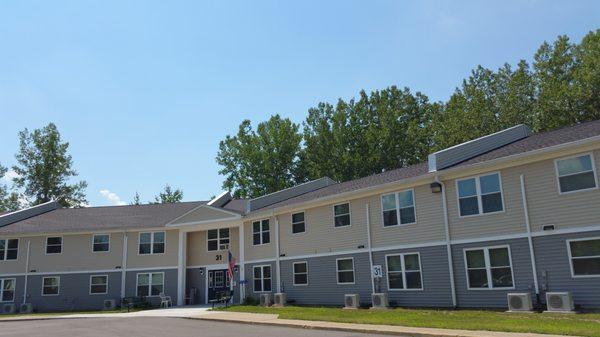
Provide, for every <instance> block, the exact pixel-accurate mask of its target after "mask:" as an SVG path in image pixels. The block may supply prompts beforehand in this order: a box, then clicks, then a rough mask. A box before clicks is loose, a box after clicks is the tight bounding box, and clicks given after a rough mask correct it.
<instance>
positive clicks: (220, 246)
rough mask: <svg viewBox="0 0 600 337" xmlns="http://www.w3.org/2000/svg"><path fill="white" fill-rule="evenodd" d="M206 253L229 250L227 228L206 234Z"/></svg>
mask: <svg viewBox="0 0 600 337" xmlns="http://www.w3.org/2000/svg"><path fill="white" fill-rule="evenodd" d="M206 239H207V242H206V246H207V247H208V251H209V252H211V251H216V250H227V249H229V228H220V229H210V230H208V231H207V233H206Z"/></svg>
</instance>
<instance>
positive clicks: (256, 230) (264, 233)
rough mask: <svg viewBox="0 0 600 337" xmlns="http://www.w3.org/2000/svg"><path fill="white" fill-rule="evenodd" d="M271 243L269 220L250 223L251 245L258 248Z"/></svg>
mask: <svg viewBox="0 0 600 337" xmlns="http://www.w3.org/2000/svg"><path fill="white" fill-rule="evenodd" d="M270 242H271V229H270V226H269V219H264V220H260V221H254V222H253V223H252V245H254V246H260V245H266V244H267V243H270Z"/></svg>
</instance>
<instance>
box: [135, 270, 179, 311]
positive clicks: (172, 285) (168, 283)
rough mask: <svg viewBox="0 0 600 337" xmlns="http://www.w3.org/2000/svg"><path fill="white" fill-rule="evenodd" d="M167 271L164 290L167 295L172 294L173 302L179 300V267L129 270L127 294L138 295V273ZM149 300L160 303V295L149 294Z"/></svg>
mask: <svg viewBox="0 0 600 337" xmlns="http://www.w3.org/2000/svg"><path fill="white" fill-rule="evenodd" d="M160 272H164V273H165V278H164V280H163V283H164V292H165V295H167V296H171V299H172V300H173V304H176V303H175V302H177V269H155V270H144V271H128V272H127V275H126V280H125V296H126V297H129V296H136V290H137V283H136V282H137V274H146V273H160ZM147 300H148V301H149V302H150V303H151V304H152V305H153V306H158V305H160V297H158V296H148V297H147Z"/></svg>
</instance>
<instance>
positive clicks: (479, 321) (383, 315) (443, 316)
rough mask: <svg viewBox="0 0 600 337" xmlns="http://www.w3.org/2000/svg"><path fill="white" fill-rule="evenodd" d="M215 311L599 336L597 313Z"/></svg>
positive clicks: (320, 309)
mask: <svg viewBox="0 0 600 337" xmlns="http://www.w3.org/2000/svg"><path fill="white" fill-rule="evenodd" d="M215 310H226V311H237V312H254V313H265V314H279V318H282V319H300V320H312V321H330V322H345V323H363V324H387V325H403V326H411V327H428V328H444V329H464V330H490V331H507V332H530V333H546V334H556V335H573V336H589V337H600V314H598V313H589V314H575V315H572V314H571V315H568V314H565V315H561V314H545V313H544V314H539V313H536V314H516V313H505V312H497V311H481V310H429V309H428V310H420V309H390V310H367V309H360V310H343V309H339V308H330V307H329V308H328V307H298V306H289V307H285V308H264V307H257V306H233V307H230V308H219V309H215Z"/></svg>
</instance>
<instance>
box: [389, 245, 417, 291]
mask: <svg viewBox="0 0 600 337" xmlns="http://www.w3.org/2000/svg"><path fill="white" fill-rule="evenodd" d="M386 266H387V277H388V289H390V290H407V289H418V290H421V289H423V284H422V281H421V259H420V256H419V254H418V253H417V254H398V255H388V256H386Z"/></svg>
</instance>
